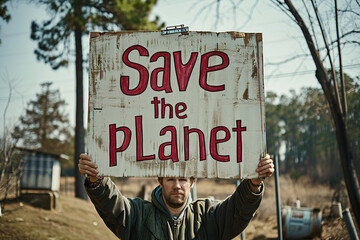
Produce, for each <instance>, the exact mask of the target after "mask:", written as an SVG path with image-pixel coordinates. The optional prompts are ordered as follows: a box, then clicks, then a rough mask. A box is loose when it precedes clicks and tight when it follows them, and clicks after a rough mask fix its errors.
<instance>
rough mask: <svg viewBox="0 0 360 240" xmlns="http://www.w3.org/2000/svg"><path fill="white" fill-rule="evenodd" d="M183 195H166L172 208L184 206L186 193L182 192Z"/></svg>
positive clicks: (166, 199) (167, 201)
mask: <svg viewBox="0 0 360 240" xmlns="http://www.w3.org/2000/svg"><path fill="white" fill-rule="evenodd" d="M181 194H182V195H181V197H178V196H176V198H175V196H172V195H169V196H164V198H165V201H166V203H167V204H168V205H169V206H170V207H172V208H179V207H182V206H183V205H184V203H185V194H183V193H181Z"/></svg>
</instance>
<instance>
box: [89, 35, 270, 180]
mask: <svg viewBox="0 0 360 240" xmlns="http://www.w3.org/2000/svg"><path fill="white" fill-rule="evenodd" d="M89 68H90V74H89V79H90V81H89V115H88V116H89V118H88V136H87V147H88V151H87V152H88V153H89V155H90V156H92V157H93V159H94V161H95V162H96V163H97V165H98V166H99V171H100V175H106V176H109V175H111V176H118V177H121V176H141V177H144V176H164V177H165V176H173V177H190V176H194V177H199V178H202V177H204V178H253V177H257V174H256V173H255V169H256V166H257V164H258V162H259V160H260V158H261V156H263V155H264V154H265V152H266V142H265V133H266V131H265V101H264V83H263V82H264V81H263V57H262V35H261V34H260V33H240V32H223V33H216V32H188V34H186V35H185V34H172V35H161V34H160V32H155V31H154V32H107V33H91V36H90V61H89Z"/></svg>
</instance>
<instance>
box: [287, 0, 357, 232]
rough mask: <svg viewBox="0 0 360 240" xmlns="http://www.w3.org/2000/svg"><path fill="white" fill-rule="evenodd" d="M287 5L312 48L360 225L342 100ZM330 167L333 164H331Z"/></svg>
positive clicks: (296, 15) (309, 38) (300, 22)
mask: <svg viewBox="0 0 360 240" xmlns="http://www.w3.org/2000/svg"><path fill="white" fill-rule="evenodd" d="M285 3H286V5H287V6H288V7H289V11H290V12H291V14H292V15H293V16H294V18H295V19H296V21H297V24H298V25H299V27H300V28H301V31H302V32H303V35H304V37H305V40H306V43H307V45H308V48H309V50H310V53H311V56H312V58H313V60H314V63H315V65H316V78H317V79H318V81H319V82H320V84H321V87H322V89H323V91H324V95H325V98H326V100H327V102H328V104H329V107H330V111H331V115H332V118H333V120H334V127H335V132H336V140H337V143H338V148H339V153H340V159H341V165H342V170H343V174H344V180H345V184H346V188H347V191H348V195H349V199H350V203H351V207H352V211H353V212H354V215H355V219H356V222H357V225H358V226H359V227H360V188H359V180H358V178H357V175H356V171H355V168H354V163H353V160H354V159H353V156H352V152H351V146H350V139H349V134H348V129H347V122H346V119H345V116H344V113H343V112H342V111H341V102H339V101H337V100H336V96H335V92H334V91H335V89H334V87H333V86H332V85H331V81H330V79H329V77H328V73H327V71H326V69H325V67H324V65H323V62H322V61H321V58H320V56H319V53H318V51H317V49H316V48H315V44H314V42H313V40H312V36H311V34H310V32H309V30H308V28H307V26H306V25H305V22H304V21H303V20H302V18H301V16H300V15H299V13H298V12H297V10H296V9H295V7H294V6H293V4H292V2H291V0H285ZM329 167H331V165H330V164H329Z"/></svg>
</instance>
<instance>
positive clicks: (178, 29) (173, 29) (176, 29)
mask: <svg viewBox="0 0 360 240" xmlns="http://www.w3.org/2000/svg"><path fill="white" fill-rule="evenodd" d="M174 33H181V34H184V35H187V34H189V27H184V24H181V25H175V26H169V27H166V28H165V29H164V30H161V35H167V34H174Z"/></svg>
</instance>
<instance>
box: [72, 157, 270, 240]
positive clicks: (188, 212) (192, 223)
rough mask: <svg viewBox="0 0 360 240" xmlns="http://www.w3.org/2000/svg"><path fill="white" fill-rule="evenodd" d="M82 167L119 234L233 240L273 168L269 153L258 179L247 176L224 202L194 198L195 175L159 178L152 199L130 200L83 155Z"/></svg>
mask: <svg viewBox="0 0 360 240" xmlns="http://www.w3.org/2000/svg"><path fill="white" fill-rule="evenodd" d="M79 171H80V172H81V174H83V175H84V176H87V178H86V180H85V188H86V191H87V193H88V195H89V197H90V199H91V201H92V202H93V204H94V205H95V208H96V210H97V211H98V213H99V215H100V216H101V218H102V219H103V220H104V222H105V224H106V225H107V226H108V227H109V228H110V229H111V231H113V233H114V234H115V235H116V236H117V237H119V238H120V239H141V240H143V239H145V240H146V239H161V240H168V239H169V240H175V239H179V240H185V239H204V240H205V239H214V240H220V239H232V238H234V237H236V236H237V235H238V234H240V233H241V232H242V231H243V230H244V229H245V228H246V226H247V225H248V223H249V222H250V220H251V219H252V217H253V216H254V214H255V211H256V210H257V208H258V207H259V205H260V201H261V199H262V195H263V192H264V184H263V180H262V178H263V177H269V176H271V175H272V174H273V172H274V164H273V161H272V159H271V158H270V156H269V155H266V157H265V158H263V159H262V160H261V161H260V162H259V165H258V168H257V169H256V172H257V173H258V174H259V177H261V178H258V179H251V180H244V181H242V182H241V184H240V185H239V186H238V187H237V189H236V190H235V192H234V193H233V194H232V195H231V196H229V197H228V198H227V199H226V200H224V201H214V200H210V199H198V200H196V201H195V202H192V201H191V196H190V190H191V189H192V188H193V185H194V181H195V179H194V178H176V177H173V178H166V177H164V178H158V181H159V184H160V185H159V186H158V187H156V188H155V189H154V190H153V192H152V195H151V202H149V201H145V200H142V199H140V198H135V199H128V198H126V197H124V196H123V195H122V194H121V192H120V191H119V190H118V188H117V187H116V185H115V184H114V183H113V182H112V181H111V180H110V178H107V177H106V178H99V177H97V174H98V173H99V172H98V170H97V165H96V164H95V163H93V162H92V160H91V157H90V156H88V155H86V154H81V155H80V160H79Z"/></svg>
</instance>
